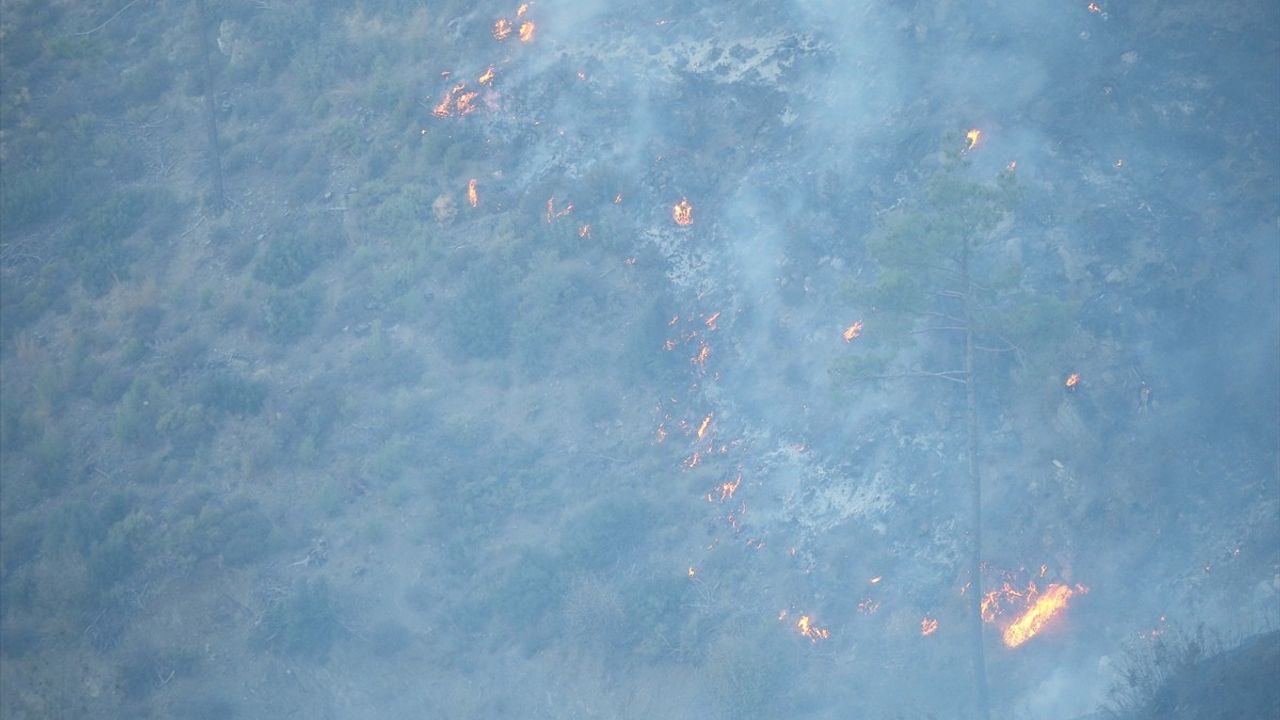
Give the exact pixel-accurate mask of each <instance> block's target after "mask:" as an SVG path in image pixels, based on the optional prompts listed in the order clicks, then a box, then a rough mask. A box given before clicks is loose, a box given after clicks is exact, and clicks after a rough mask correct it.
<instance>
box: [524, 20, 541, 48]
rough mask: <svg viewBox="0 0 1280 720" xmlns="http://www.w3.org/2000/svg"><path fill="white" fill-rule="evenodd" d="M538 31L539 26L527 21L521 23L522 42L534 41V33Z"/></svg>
mask: <svg viewBox="0 0 1280 720" xmlns="http://www.w3.org/2000/svg"><path fill="white" fill-rule="evenodd" d="M537 29H538V26H537V25H534V24H533V23H531V22H528V21H525V22H522V23H520V42H522V43H527V42H529V41H531V40H533V33H534V31H535V30H537Z"/></svg>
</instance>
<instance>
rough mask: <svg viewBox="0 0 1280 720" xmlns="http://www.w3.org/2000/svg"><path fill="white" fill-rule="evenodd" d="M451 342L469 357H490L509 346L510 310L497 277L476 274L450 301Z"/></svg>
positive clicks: (504, 350) (503, 289) (500, 352)
mask: <svg viewBox="0 0 1280 720" xmlns="http://www.w3.org/2000/svg"><path fill="white" fill-rule="evenodd" d="M448 327H449V329H450V331H451V332H452V335H453V338H454V342H455V343H456V344H457V347H458V349H459V350H461V351H462V353H463V354H464V355H466V356H468V357H473V358H491V357H496V356H498V355H501V354H503V353H505V352H506V351H507V349H508V348H509V347H510V346H511V328H512V321H511V310H510V307H509V302H508V300H507V297H506V289H505V288H504V287H503V286H502V285H501V284H500V283H499V282H498V279H497V278H496V277H495V276H493V275H491V274H487V273H483V272H481V273H477V274H476V275H475V276H474V277H473V278H472V279H471V280H470V281H469V282H468V283H467V284H466V286H464V287H463V289H462V292H461V293H459V295H458V297H457V298H456V299H455V300H454V302H453V303H452V307H451V309H450V312H449V325H448Z"/></svg>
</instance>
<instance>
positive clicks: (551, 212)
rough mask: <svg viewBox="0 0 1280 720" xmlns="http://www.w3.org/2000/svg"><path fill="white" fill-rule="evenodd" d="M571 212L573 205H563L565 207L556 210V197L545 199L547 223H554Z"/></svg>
mask: <svg viewBox="0 0 1280 720" xmlns="http://www.w3.org/2000/svg"><path fill="white" fill-rule="evenodd" d="M571 212H573V203H565V206H564V207H563V208H561V209H559V210H556V196H555V195H552V196H551V197H549V198H547V222H549V223H550V222H554V221H555V220H556V219H558V218H562V217H564V216H565V215H568V214H569V213H571Z"/></svg>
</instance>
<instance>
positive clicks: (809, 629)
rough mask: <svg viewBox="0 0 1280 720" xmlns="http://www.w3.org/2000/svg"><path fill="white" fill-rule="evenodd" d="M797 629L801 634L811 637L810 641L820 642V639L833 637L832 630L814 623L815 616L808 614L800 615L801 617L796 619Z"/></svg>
mask: <svg viewBox="0 0 1280 720" xmlns="http://www.w3.org/2000/svg"><path fill="white" fill-rule="evenodd" d="M796 630H797V631H798V632H799V633H800V634H801V635H803V636H805V637H807V638H809V640H810V641H812V642H815V643H816V642H818V641H819V640H826V639H827V638H829V637H831V631H830V630H828V629H826V628H823V627H818V626H817V625H814V624H813V618H811V617H809V616H808V615H801V616H800V619H799V620H797V621H796Z"/></svg>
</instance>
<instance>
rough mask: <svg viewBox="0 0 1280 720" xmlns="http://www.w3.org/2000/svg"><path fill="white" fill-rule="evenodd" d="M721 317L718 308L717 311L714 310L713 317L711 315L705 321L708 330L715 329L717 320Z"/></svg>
mask: <svg viewBox="0 0 1280 720" xmlns="http://www.w3.org/2000/svg"><path fill="white" fill-rule="evenodd" d="M719 319H720V312H719V311H718V310H717V311H716V312H714V313H712V314H711V317H709V318H707V319H706V321H705V323H706V326H707V329H708V330H715V329H716V320H719Z"/></svg>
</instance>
